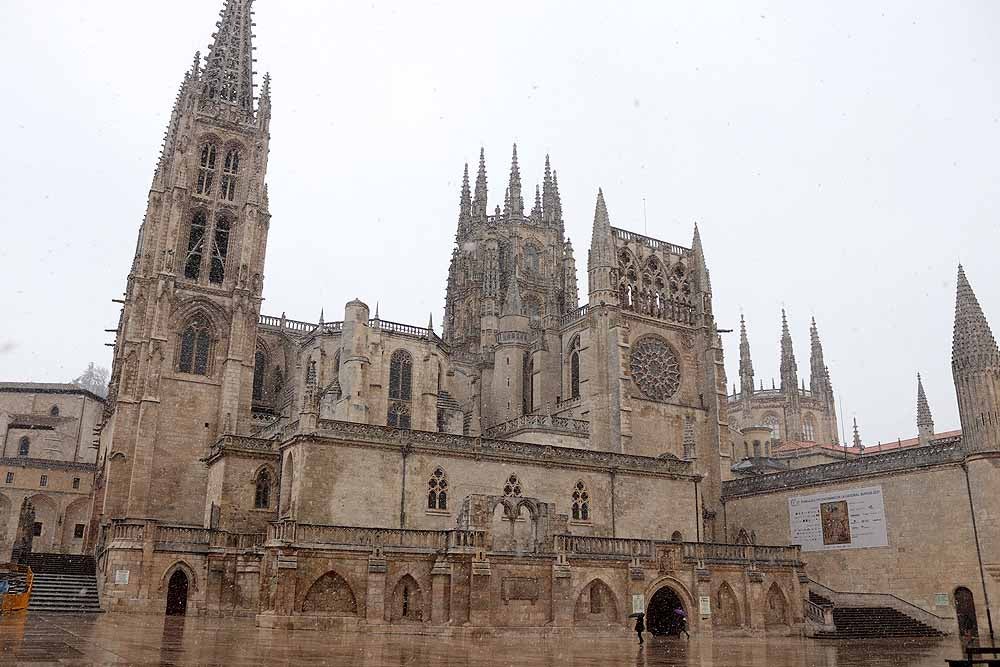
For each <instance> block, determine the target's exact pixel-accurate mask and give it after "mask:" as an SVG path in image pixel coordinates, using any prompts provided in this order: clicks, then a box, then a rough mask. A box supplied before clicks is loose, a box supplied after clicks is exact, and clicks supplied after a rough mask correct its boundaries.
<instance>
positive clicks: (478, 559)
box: [469, 551, 493, 625]
mask: <svg viewBox="0 0 1000 667" xmlns="http://www.w3.org/2000/svg"><path fill="white" fill-rule="evenodd" d="M492 574H493V573H492V571H491V570H490V561H489V560H487V559H486V552H485V551H479V552H477V553H476V555H475V557H473V559H472V579H471V581H470V582H469V623H470V624H471V625H490V624H491V619H490V610H491V607H492V602H491V599H490V598H491V595H490V592H491V591H490V585H491V579H490V577H491V575H492Z"/></svg>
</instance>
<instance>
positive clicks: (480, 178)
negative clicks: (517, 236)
mask: <svg viewBox="0 0 1000 667" xmlns="http://www.w3.org/2000/svg"><path fill="white" fill-rule="evenodd" d="M488 210H489V209H487V208H486V149H485V148H480V149H479V172H478V173H477V174H476V195H475V197H474V198H473V200H472V217H473V218H475V219H476V220H485V219H486V215H487V211H488Z"/></svg>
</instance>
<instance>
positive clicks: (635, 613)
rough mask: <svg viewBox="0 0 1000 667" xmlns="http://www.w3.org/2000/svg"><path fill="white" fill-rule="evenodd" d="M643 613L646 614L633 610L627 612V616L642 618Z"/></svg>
mask: <svg viewBox="0 0 1000 667" xmlns="http://www.w3.org/2000/svg"><path fill="white" fill-rule="evenodd" d="M645 615H646V614H644V613H642V612H641V611H636V612H633V613H631V614H629V615H628V617H629V618H642V617H643V616H645Z"/></svg>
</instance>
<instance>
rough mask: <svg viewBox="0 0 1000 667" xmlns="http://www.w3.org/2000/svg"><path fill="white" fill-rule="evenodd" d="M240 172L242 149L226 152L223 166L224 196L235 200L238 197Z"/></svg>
mask: <svg viewBox="0 0 1000 667" xmlns="http://www.w3.org/2000/svg"><path fill="white" fill-rule="evenodd" d="M239 173H240V151H239V150H238V149H236V148H234V149H232V150H230V151H229V152H228V153H226V161H225V163H224V164H223V166H222V198H223V199H226V200H228V201H233V199H234V198H235V197H236V182H237V178H238V174H239Z"/></svg>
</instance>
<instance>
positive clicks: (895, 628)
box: [809, 588, 945, 639]
mask: <svg viewBox="0 0 1000 667" xmlns="http://www.w3.org/2000/svg"><path fill="white" fill-rule="evenodd" d="M828 590H829V589H825V588H824V593H817V592H816V591H815V590H812V589H810V590H809V602H811V603H813V604H814V605H817V606H819V607H823V608H825V609H826V610H827V613H829V609H830V608H832V609H833V624H834V626H836V627H835V629H830V627H831V626H829V625H826V626H824V629H818V630H817V631H816V632H814V633H813V634H812V635H811V636H812V637H814V638H816V639H882V638H889V637H943V636H944V634H945V633H943V632H941V631H940V630H938V629H937V628H934V627H932V626H930V625H927V624H926V623H923V622H921V621H918V620H917V619H915V618H913V617H912V616H910V615H907V614H905V613H903V612H901V611H899V610H898V609H895V608H894V607H889V606H884V605H885V602H886V601H887V599H888V598H889V597H891V596H883V595H881V594H842V593H837V592H836V591H829V593H830V595H829V596H827V595H826V594H825V593H826V592H827V591H828ZM834 596H835V597H837V598H842V597H844V596H852V597H851V598H848V600H846V601H843V600H842V602H841V603H839V604H838V603H835V602H834V600H833V599H832V598H833V597H834ZM869 598H870V599H871V601H872V604H871V605H870V606H869V605H867V604H864V606H861V605H859V604H857V602H858V601H859V600H863V601H864V602H868V599H869ZM876 600H877V602H876ZM850 602H854V604H850ZM880 602H881V604H879V603H880ZM913 610H914V612H915V613H917V614H920V613H921V610H919V609H918V608H915V607H914V608H913ZM827 618H829V616H827ZM828 622H829V621H827V623H828Z"/></svg>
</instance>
